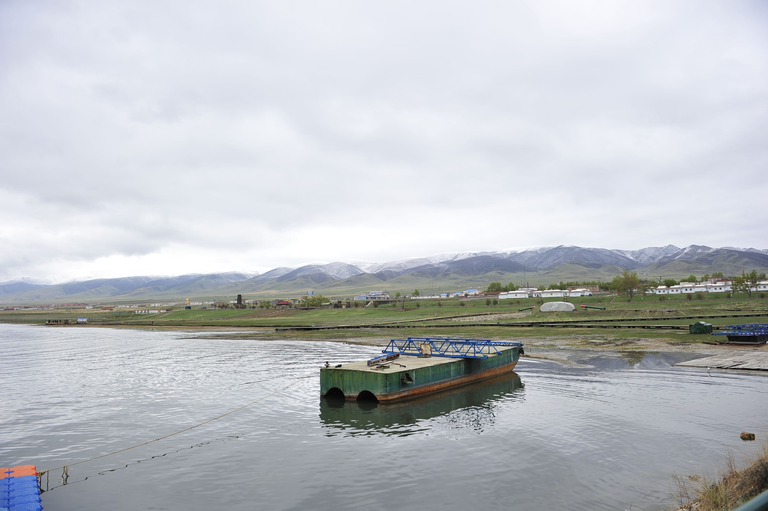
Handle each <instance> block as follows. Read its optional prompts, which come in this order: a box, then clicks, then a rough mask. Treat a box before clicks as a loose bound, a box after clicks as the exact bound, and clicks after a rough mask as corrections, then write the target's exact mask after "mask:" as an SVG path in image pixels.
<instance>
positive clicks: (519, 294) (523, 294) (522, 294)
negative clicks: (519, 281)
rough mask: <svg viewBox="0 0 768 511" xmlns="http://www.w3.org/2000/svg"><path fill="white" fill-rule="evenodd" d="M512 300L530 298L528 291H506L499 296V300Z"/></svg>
mask: <svg viewBox="0 0 768 511" xmlns="http://www.w3.org/2000/svg"><path fill="white" fill-rule="evenodd" d="M510 298H517V299H519V298H528V291H523V290H521V289H518V290H517V291H505V292H503V293H501V294H500V295H499V300H507V299H510Z"/></svg>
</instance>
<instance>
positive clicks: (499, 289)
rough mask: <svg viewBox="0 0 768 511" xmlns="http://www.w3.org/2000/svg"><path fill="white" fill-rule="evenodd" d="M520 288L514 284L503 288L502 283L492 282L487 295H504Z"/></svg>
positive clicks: (487, 289)
mask: <svg viewBox="0 0 768 511" xmlns="http://www.w3.org/2000/svg"><path fill="white" fill-rule="evenodd" d="M518 289H519V288H518V287H517V286H516V285H515V284H514V283H512V282H510V283H509V284H507V285H506V286H502V285H501V282H491V283H490V284H488V287H487V288H486V289H485V291H486V292H487V293H504V292H507V291H517V290H518Z"/></svg>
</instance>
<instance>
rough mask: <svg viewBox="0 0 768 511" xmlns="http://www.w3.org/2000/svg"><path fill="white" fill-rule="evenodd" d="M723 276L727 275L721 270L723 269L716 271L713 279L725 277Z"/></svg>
mask: <svg viewBox="0 0 768 511" xmlns="http://www.w3.org/2000/svg"><path fill="white" fill-rule="evenodd" d="M723 277H725V275H723V272H721V271H716V272H715V273H713V274H712V278H713V279H714V278H723Z"/></svg>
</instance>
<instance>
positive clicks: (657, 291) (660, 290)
mask: <svg viewBox="0 0 768 511" xmlns="http://www.w3.org/2000/svg"><path fill="white" fill-rule="evenodd" d="M653 293H654V294H657V295H668V294H669V288H668V287H667V286H659V287H657V288H656V289H654V290H653Z"/></svg>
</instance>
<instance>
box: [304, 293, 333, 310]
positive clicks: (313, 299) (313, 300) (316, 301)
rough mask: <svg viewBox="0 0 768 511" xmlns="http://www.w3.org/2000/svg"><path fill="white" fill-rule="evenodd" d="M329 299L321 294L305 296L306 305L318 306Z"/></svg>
mask: <svg viewBox="0 0 768 511" xmlns="http://www.w3.org/2000/svg"><path fill="white" fill-rule="evenodd" d="M330 301H331V300H330V298H326V297H325V296H323V295H312V296H307V299H306V300H305V302H306V304H307V307H320V306H321V305H323V304H324V303H328V302H330Z"/></svg>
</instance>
